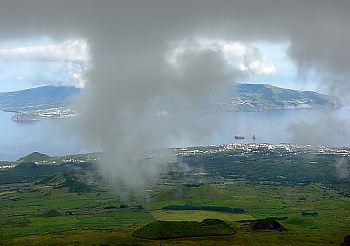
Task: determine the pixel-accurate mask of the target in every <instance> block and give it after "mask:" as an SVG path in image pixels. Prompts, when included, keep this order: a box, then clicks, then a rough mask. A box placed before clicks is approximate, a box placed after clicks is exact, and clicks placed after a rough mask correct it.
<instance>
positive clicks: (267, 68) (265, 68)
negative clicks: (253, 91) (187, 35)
mask: <svg viewBox="0 0 350 246" xmlns="http://www.w3.org/2000/svg"><path fill="white" fill-rule="evenodd" d="M203 50H212V51H214V52H217V53H221V54H222V55H223V56H224V58H225V60H226V62H227V64H228V65H229V66H230V67H231V68H233V69H236V70H238V71H240V72H243V73H246V74H251V75H255V76H271V75H277V69H276V67H275V65H274V63H273V61H272V59H271V58H270V57H269V56H266V55H264V56H262V55H261V54H260V50H259V49H258V48H255V47H253V46H249V45H248V44H245V43H243V42H240V41H235V42H225V41H218V40H200V41H195V42H193V43H186V42H180V43H178V44H177V46H175V48H173V49H172V50H170V51H169V52H168V53H167V54H166V55H165V60H166V61H167V62H168V63H169V64H170V65H171V66H173V67H175V68H176V69H180V68H181V59H182V58H183V56H184V55H185V54H186V53H188V52H200V51H203Z"/></svg>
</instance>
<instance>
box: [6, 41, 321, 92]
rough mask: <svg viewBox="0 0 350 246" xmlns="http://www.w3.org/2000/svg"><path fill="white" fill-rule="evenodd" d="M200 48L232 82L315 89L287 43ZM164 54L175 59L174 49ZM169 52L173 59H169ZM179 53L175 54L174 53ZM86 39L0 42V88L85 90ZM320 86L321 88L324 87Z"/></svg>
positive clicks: (312, 78) (221, 43)
mask: <svg viewBox="0 0 350 246" xmlns="http://www.w3.org/2000/svg"><path fill="white" fill-rule="evenodd" d="M202 42H203V43H204V44H202V45H203V46H204V45H206V46H210V45H213V42H216V43H217V45H218V46H219V49H220V51H221V52H222V54H223V56H224V58H225V59H226V62H227V68H228V69H239V70H241V71H242V72H243V73H244V74H245V77H243V78H241V79H238V80H237V81H235V82H240V83H264V84H273V85H275V86H279V87H283V88H290V89H296V90H314V91H320V92H327V91H322V88H320V87H318V86H317V82H319V79H320V78H319V77H317V76H315V75H313V76H309V77H308V78H300V77H298V71H297V68H296V65H295V64H294V63H293V62H292V60H291V59H290V58H289V57H288V55H287V49H288V46H289V44H288V43H267V42H265V43H264V42H257V43H244V42H242V41H239V40H204V41H202ZM180 50H181V48H180V47H178V48H177V49H175V51H172V52H170V54H165V56H168V57H167V58H165V59H168V60H169V62H170V63H174V59H175V56H176V51H177V52H179V51H180ZM170 55H172V56H173V57H169V56H170ZM177 55H178V54H177ZM90 59H91V57H90V54H89V47H88V43H87V40H84V39H75V40H74V39H68V40H65V41H61V42H55V40H53V39H50V38H48V37H38V38H36V39H25V38H24V39H22V40H12V41H7V42H6V41H3V42H2V43H1V44H0V73H1V77H0V92H9V91H17V90H23V89H29V88H33V87H38V86H45V85H55V86H58V85H64V86H75V87H78V88H84V86H85V83H86V80H85V79H83V77H84V75H85V74H86V72H87V70H88V65H89V60H90ZM323 89H324V88H323Z"/></svg>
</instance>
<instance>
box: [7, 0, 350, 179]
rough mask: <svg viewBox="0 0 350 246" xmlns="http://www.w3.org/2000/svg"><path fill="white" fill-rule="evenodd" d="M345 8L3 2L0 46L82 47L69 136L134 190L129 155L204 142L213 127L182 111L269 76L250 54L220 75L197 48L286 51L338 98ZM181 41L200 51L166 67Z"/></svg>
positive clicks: (217, 63)
mask: <svg viewBox="0 0 350 246" xmlns="http://www.w3.org/2000/svg"><path fill="white" fill-rule="evenodd" d="M349 9H350V2H349V1H341V0H339V1H332V2H330V1H327V0H321V1H318V2H317V4H315V3H314V2H312V1H278V0H266V1H260V0H244V1H230V0H222V1H206V0H204V1H203V0H200V1H199V0H192V1H187V0H186V1H182V0H180V1H158V0H142V1H137V0H131V1H104V2H103V3H100V2H97V1H93V0H75V1H68V0H61V1H53V0H52V1H50V0H45V1H44V0H33V1H22V0H12V1H6V2H4V3H1V8H0V23H1V24H0V39H6V40H9V39H21V38H33V37H41V36H48V37H50V38H52V39H55V40H57V41H58V42H62V41H63V40H68V39H70V40H74V39H83V40H87V45H88V47H89V54H90V55H91V61H90V63H89V71H88V72H87V73H86V75H84V76H86V77H84V78H81V79H84V80H85V79H87V81H88V82H87V83H86V88H85V90H84V93H83V94H82V97H81V98H79V99H78V101H79V104H80V108H81V112H82V114H81V117H80V118H79V121H78V122H77V124H76V130H77V131H78V132H79V133H80V134H81V136H82V137H83V139H84V142H89V143H90V144H95V145H97V146H99V147H101V148H102V149H103V150H104V151H105V152H106V153H108V154H106V158H105V162H104V163H103V164H102V165H103V167H104V170H107V171H105V173H109V174H111V176H112V177H114V178H115V179H120V180H122V181H123V182H124V183H128V184H130V183H143V182H136V181H137V180H141V179H143V180H144V178H142V177H141V176H142V175H136V174H135V173H137V172H140V170H146V169H147V165H146V166H144V167H142V165H140V163H138V161H135V162H133V161H131V160H132V159H133V158H132V157H133V156H136V155H138V153H141V152H142V151H143V150H144V149H147V148H149V147H153V146H162V144H164V143H166V142H171V141H172V140H174V141H175V140H179V141H180V140H181V138H183V137H188V138H201V137H205V136H208V135H209V134H210V132H211V130H212V129H211V128H213V127H214V126H215V124H214V123H213V124H214V125H212V126H210V127H204V126H201V123H200V122H197V121H196V114H192V112H193V111H195V110H194V109H196V108H198V105H200V103H201V102H202V101H203V100H204V99H205V98H206V96H207V95H208V94H210V92H211V91H212V90H214V89H217V88H219V87H220V86H221V85H225V84H226V83H230V82H231V83H233V82H234V81H235V80H236V79H237V78H241V76H246V74H245V73H244V71H246V70H247V69H248V70H250V73H251V74H254V75H268V74H274V73H276V69H275V68H274V67H273V64H271V63H270V62H269V61H268V60H265V61H264V60H263V59H260V60H259V59H258V60H256V59H255V58H256V55H257V54H256V53H254V50H250V49H246V51H245V53H243V54H241V55H239V54H238V53H237V52H238V50H237V51H235V50H233V51H232V52H234V53H233V57H236V67H234V68H231V70H229V69H227V61H226V60H225V58H224V56H223V54H222V51H220V50H219V49H217V48H213V47H211V48H208V47H207V48H204V47H201V46H200V43H198V42H197V40H228V41H237V40H240V42H242V43H244V44H245V43H247V44H248V43H250V42H259V41H266V42H269V43H285V42H288V43H290V46H289V55H290V57H291V58H292V59H293V61H294V62H295V63H296V64H297V66H298V68H299V71H300V74H303V73H308V72H309V71H315V70H317V71H320V74H321V75H322V76H323V78H325V79H324V84H325V85H326V86H327V87H328V88H331V89H333V90H334V91H341V92H342V95H344V96H347V95H349V91H350V88H349V81H348V78H349V69H348V68H349V67H350V54H349V49H348V44H347V42H348V40H349V35H350V34H349V31H348V26H349V23H350V15H349V14H348V12H349ZM184 40H185V41H186V42H185V43H187V44H189V46H196V47H201V48H200V49H189V48H186V49H184V50H185V51H184V53H183V54H180V56H178V57H177V62H178V66H177V67H176V66H175V67H174V66H172V65H171V64H169V60H167V57H166V55H167V54H170V53H171V52H172V50H173V49H174V48H176V47H179V46H180V45H179V44H181V43H183V42H184ZM187 46H188V45H187ZM245 48H247V47H245ZM248 48H249V47H248ZM242 57H243V58H244V59H243V60H242V59H241V58H242ZM79 59H80V58H79ZM326 78H327V79H326ZM154 100H160V101H164V102H165V103H166V104H167V105H168V107H169V108H170V109H171V111H172V112H176V117H175V114H170V116H169V117H168V118H167V117H162V118H157V117H155V115H157V114H155V112H154V104H153V103H154ZM126 159H127V160H128V161H125V160H126ZM156 166H157V165H156ZM149 170H153V169H152V168H150V169H149ZM112 173H113V175H112ZM126 173H127V174H128V175H125V174H126ZM141 173H142V172H141ZM141 173H140V174H141ZM145 173H146V172H145ZM134 174H135V175H134Z"/></svg>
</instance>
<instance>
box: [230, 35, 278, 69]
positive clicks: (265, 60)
mask: <svg viewBox="0 0 350 246" xmlns="http://www.w3.org/2000/svg"><path fill="white" fill-rule="evenodd" d="M223 50H224V53H225V57H226V59H227V60H228V62H229V64H231V65H233V66H234V67H235V68H237V69H238V70H240V71H242V72H245V73H251V74H253V75H256V76H269V75H277V70H276V68H275V65H274V64H273V63H272V60H271V59H270V58H269V57H267V56H261V55H260V52H259V50H258V49H257V48H254V47H252V46H249V45H247V44H244V43H242V42H239V41H237V42H230V43H225V44H223Z"/></svg>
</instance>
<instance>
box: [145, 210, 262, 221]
mask: <svg viewBox="0 0 350 246" xmlns="http://www.w3.org/2000/svg"><path fill="white" fill-rule="evenodd" d="M151 213H152V215H153V216H154V217H155V218H156V219H157V220H165V221H199V222H200V221H202V220H204V219H208V218H210V219H220V220H225V221H237V220H254V219H255V218H254V217H253V216H251V215H250V214H230V213H221V212H214V211H203V210H182V211H173V210H155V211H152V212H151Z"/></svg>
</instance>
